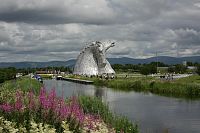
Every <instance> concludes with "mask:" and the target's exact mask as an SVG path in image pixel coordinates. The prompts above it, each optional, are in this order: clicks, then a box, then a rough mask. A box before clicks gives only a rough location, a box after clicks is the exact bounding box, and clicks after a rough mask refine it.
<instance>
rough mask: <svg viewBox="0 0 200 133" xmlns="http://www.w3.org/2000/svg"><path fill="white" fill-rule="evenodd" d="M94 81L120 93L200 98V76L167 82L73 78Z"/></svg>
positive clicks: (141, 78)
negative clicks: (145, 93)
mask: <svg viewBox="0 0 200 133" xmlns="http://www.w3.org/2000/svg"><path fill="white" fill-rule="evenodd" d="M73 78H81V79H87V80H92V81H94V85H96V86H106V87H109V88H111V89H114V90H120V91H133V90H134V91H138V92H151V93H154V94H158V95H164V96H170V97H183V98H191V99H192V98H200V76H198V75H194V76H190V77H186V78H180V79H175V80H173V81H166V80H160V79H156V78H154V77H131V78H116V79H113V80H105V79H104V80H102V79H99V78H85V77H73Z"/></svg>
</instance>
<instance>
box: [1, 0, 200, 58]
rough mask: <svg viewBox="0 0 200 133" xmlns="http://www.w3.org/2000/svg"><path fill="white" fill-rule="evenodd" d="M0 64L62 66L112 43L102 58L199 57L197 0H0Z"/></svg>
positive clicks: (199, 8)
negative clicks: (87, 49) (98, 44)
mask: <svg viewBox="0 0 200 133" xmlns="http://www.w3.org/2000/svg"><path fill="white" fill-rule="evenodd" d="M0 3H1V4H0V62H12V61H15V62H16V61H51V60H62V61H66V60H68V59H71V58H76V57H77V56H78V54H79V51H80V50H81V49H82V48H83V47H84V46H85V43H87V42H90V41H94V40H100V41H105V40H113V41H115V42H116V46H115V47H113V48H112V49H110V50H109V53H108V54H107V56H108V57H132V58H147V57H152V56H155V53H156V52H158V55H167V56H179V57H180V56H192V55H200V0H0Z"/></svg>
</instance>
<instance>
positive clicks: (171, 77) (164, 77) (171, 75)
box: [160, 73, 174, 80]
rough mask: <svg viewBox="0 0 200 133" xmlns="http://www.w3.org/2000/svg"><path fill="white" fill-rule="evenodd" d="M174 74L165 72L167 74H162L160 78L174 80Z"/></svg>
mask: <svg viewBox="0 0 200 133" xmlns="http://www.w3.org/2000/svg"><path fill="white" fill-rule="evenodd" d="M173 76H174V75H173V74H169V73H168V74H165V75H162V76H160V79H165V80H173V79H174V77H173Z"/></svg>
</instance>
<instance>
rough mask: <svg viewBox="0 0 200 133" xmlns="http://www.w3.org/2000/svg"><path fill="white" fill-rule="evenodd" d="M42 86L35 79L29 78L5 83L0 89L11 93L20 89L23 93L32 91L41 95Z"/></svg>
mask: <svg viewBox="0 0 200 133" xmlns="http://www.w3.org/2000/svg"><path fill="white" fill-rule="evenodd" d="M41 86H42V84H41V83H40V82H38V81H37V80H35V79H31V78H28V77H22V78H18V79H16V80H10V81H6V82H4V83H3V84H2V85H1V87H0V89H6V90H9V91H15V90H17V89H20V90H21V91H24V92H26V91H30V90H33V91H34V92H36V93H39V90H40V88H41Z"/></svg>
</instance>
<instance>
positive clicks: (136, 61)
mask: <svg viewBox="0 0 200 133" xmlns="http://www.w3.org/2000/svg"><path fill="white" fill-rule="evenodd" d="M108 61H109V62H110V64H139V63H140V64H144V63H150V62H156V61H159V62H163V63H165V64H169V65H170V64H180V63H182V62H183V61H190V62H198V63H200V56H191V57H179V58H176V57H169V56H158V57H151V58H147V59H133V58H127V57H122V58H108ZM75 62H76V60H75V59H71V60H68V61H50V62H0V68H3V67H16V68H28V67H30V68H34V67H39V68H40V67H48V66H50V67H51V66H66V67H73V66H74V64H75Z"/></svg>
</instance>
